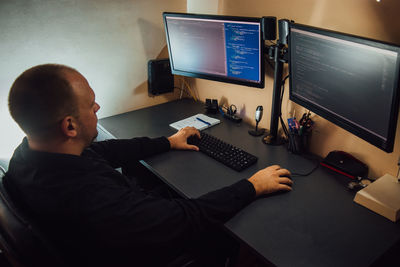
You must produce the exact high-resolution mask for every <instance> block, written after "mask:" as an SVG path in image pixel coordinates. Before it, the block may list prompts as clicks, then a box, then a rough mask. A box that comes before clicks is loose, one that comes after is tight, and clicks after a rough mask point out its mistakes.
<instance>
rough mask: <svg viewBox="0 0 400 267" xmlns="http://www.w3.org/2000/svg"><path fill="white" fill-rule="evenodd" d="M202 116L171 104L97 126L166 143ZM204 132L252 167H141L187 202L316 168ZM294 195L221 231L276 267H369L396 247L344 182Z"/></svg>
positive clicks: (194, 108) (205, 160) (316, 176)
mask: <svg viewBox="0 0 400 267" xmlns="http://www.w3.org/2000/svg"><path fill="white" fill-rule="evenodd" d="M203 111H204V108H203V105H202V104H201V103H195V102H193V101H191V100H179V101H173V102H169V103H166V104H162V105H157V106H153V107H150V108H145V109H141V110H136V111H132V112H128V113H124V114H120V115H116V116H112V117H108V118H104V119H101V120H100V124H101V125H102V126H103V127H104V128H106V129H107V130H108V131H109V132H110V133H112V134H113V135H114V136H116V137H117V138H131V137H139V136H149V137H158V136H161V135H165V136H169V135H171V134H173V133H174V132H175V130H174V129H172V128H170V127H169V126H168V125H169V124H170V123H172V122H175V121H178V120H180V119H183V118H186V117H189V116H191V115H193V114H197V113H201V112H203ZM216 117H218V118H220V119H221V123H220V124H219V125H216V126H213V127H211V128H209V129H206V130H205V131H206V132H208V133H210V134H212V135H215V136H217V137H219V138H221V139H223V140H225V141H226V142H228V143H231V144H233V145H236V146H238V147H241V148H243V149H244V150H246V151H248V152H250V153H252V154H254V155H256V156H258V162H257V164H255V165H253V166H251V167H250V168H248V169H246V170H244V171H242V172H236V171H234V170H232V169H230V168H228V167H225V166H224V165H222V164H221V163H219V162H217V161H216V160H214V159H211V158H209V157H208V156H206V155H204V154H203V153H198V152H194V151H170V152H168V153H163V154H160V155H157V156H154V157H152V158H149V159H146V160H145V162H144V164H145V165H147V167H148V168H150V169H151V170H152V171H153V172H154V173H156V174H157V175H158V176H159V177H160V178H161V179H163V180H164V181H165V182H166V183H167V184H169V185H170V186H171V187H172V188H174V189H175V190H176V191H177V192H179V193H180V194H182V195H183V196H185V197H188V198H192V197H198V196H200V195H202V194H204V193H207V192H209V191H211V190H215V189H218V188H221V187H223V186H226V185H230V184H232V183H234V182H236V181H239V180H240V179H243V178H248V177H250V176H251V175H252V174H253V173H255V172H256V171H257V170H259V169H261V168H264V167H266V166H269V165H272V164H279V165H280V166H282V167H285V168H287V169H289V170H290V171H291V172H296V173H307V172H308V171H309V170H311V169H312V168H313V167H314V166H315V165H316V162H314V161H312V160H308V159H306V158H304V157H301V156H298V155H294V154H291V153H288V152H287V150H286V148H285V147H284V146H266V145H264V144H263V143H262V142H261V138H260V137H252V136H250V135H249V134H248V133H247V130H248V129H249V126H248V125H246V124H244V123H242V124H241V125H237V124H236V123H234V122H231V121H229V120H225V119H223V118H221V116H219V115H216ZM293 181H294V185H293V190H292V192H289V193H280V194H276V195H273V196H268V197H263V198H260V199H257V200H256V201H254V202H253V203H251V204H250V205H249V206H247V207H246V208H245V209H243V210H242V211H241V212H239V213H238V214H237V215H236V216H235V217H234V218H232V219H231V220H230V221H229V222H227V223H226V224H225V226H226V228H227V229H228V230H229V231H231V232H232V233H233V234H234V235H235V236H236V237H238V238H239V239H240V240H241V241H243V242H245V243H246V244H247V245H248V246H250V247H251V248H252V249H254V250H255V251H256V252H257V253H258V254H259V255H261V256H262V257H264V258H265V259H266V260H268V261H269V262H272V263H273V264H275V265H277V266H307V267H309V266H369V265H371V264H372V263H373V262H374V261H375V260H376V259H377V258H378V257H379V256H380V255H382V254H383V253H384V252H385V251H387V250H388V249H389V248H390V247H391V246H392V245H394V244H395V243H396V242H397V241H398V240H400V226H399V223H392V222H390V221H389V220H388V219H386V218H384V217H382V216H379V215H377V214H375V213H373V212H371V211H369V210H368V209H366V208H364V207H362V206H359V205H358V204H356V203H354V202H353V197H354V193H353V192H350V191H348V190H347V189H346V187H345V183H344V180H343V177H341V176H339V175H335V174H333V173H332V172H331V171H329V170H326V169H324V168H319V169H317V170H316V171H315V172H314V173H313V174H311V175H309V176H306V177H293Z"/></svg>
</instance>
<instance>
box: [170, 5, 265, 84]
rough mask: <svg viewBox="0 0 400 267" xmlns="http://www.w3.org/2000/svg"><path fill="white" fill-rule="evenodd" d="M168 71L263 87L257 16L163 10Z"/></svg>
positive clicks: (262, 66) (260, 36) (261, 52)
mask: <svg viewBox="0 0 400 267" xmlns="http://www.w3.org/2000/svg"><path fill="white" fill-rule="evenodd" d="M163 18H164V25H165V32H166V36H167V46H168V52H169V58H170V63H171V72H172V74H178V75H183V76H188V77H195V78H202V79H209V80H215V81H220V82H228V83H235V84H241V85H247V86H253V87H259V88H263V87H264V75H265V74H264V60H263V50H264V43H263V39H262V31H261V18H248V17H229V16H216V15H198V14H185V13H163Z"/></svg>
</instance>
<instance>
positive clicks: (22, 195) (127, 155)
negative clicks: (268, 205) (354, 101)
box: [4, 64, 292, 266]
mask: <svg viewBox="0 0 400 267" xmlns="http://www.w3.org/2000/svg"><path fill="white" fill-rule="evenodd" d="M99 108H100V106H99V105H98V104H97V103H96V101H95V94H94V92H93V90H92V89H91V88H90V86H89V84H88V82H87V81H86V79H85V78H84V77H83V76H82V75H81V74H80V73H79V72H78V71H76V70H74V69H72V68H70V67H67V66H63V65H52V64H47V65H40V66H36V67H33V68H31V69H29V70H27V71H25V72H24V73H22V74H21V75H20V76H19V77H18V78H17V79H16V80H15V82H14V84H13V85H12V87H11V90H10V94H9V109H10V113H11V116H12V117H13V118H14V120H15V121H16V122H17V123H18V124H19V126H20V127H21V128H22V130H23V131H24V132H25V133H26V138H24V140H23V141H22V144H21V145H20V146H19V147H18V148H17V149H16V150H15V152H14V155H13V157H12V159H11V161H10V165H9V170H8V173H7V176H6V179H5V180H4V185H5V187H6V188H7V189H8V190H9V191H10V194H11V195H12V196H13V197H15V198H17V199H18V202H19V203H20V204H21V205H22V206H23V207H24V208H25V209H26V210H27V211H28V212H29V214H30V215H31V216H32V218H33V219H34V220H35V221H36V222H37V224H38V225H39V227H40V228H41V229H42V230H43V231H44V232H45V234H46V235H47V236H48V238H49V239H50V240H51V241H53V242H54V244H55V245H56V246H57V248H58V249H59V250H60V251H61V252H62V253H63V254H64V255H65V256H66V257H65V258H66V259H68V261H69V262H70V264H71V265H73V266H78V265H79V266H125V265H127V266H164V265H165V263H166V262H168V261H169V260H171V259H172V258H174V257H175V256H176V255H179V254H180V253H182V252H183V251H185V249H187V248H188V247H191V246H192V245H193V244H198V243H201V242H202V241H203V240H204V238H203V236H205V235H207V233H209V232H212V231H214V230H215V229H218V226H221V225H222V224H223V223H224V222H226V221H227V220H228V219H229V218H231V217H232V216H233V215H234V214H235V213H236V212H238V211H239V210H240V209H241V208H243V207H244V206H246V205H247V204H249V203H250V202H251V201H252V200H254V198H255V197H256V196H260V195H263V194H268V193H272V192H276V191H281V190H283V191H289V190H291V184H292V181H291V180H290V179H289V178H288V177H289V176H290V172H289V171H288V170H285V169H281V168H280V167H279V166H271V167H268V168H266V169H263V170H260V171H259V172H257V173H256V174H254V175H253V176H252V177H250V178H249V179H245V180H242V181H239V182H237V183H235V184H233V185H231V186H228V187H225V188H222V189H220V190H217V191H214V192H210V193H208V194H205V195H203V196H201V197H199V198H197V199H188V200H186V199H179V198H176V199H173V198H164V197H161V196H159V195H157V194H155V193H152V192H146V191H144V190H143V189H142V188H140V187H139V186H138V185H137V184H136V183H135V180H134V179H132V178H129V177H127V176H125V175H124V174H121V173H120V172H118V171H116V170H115V168H117V167H122V168H123V169H124V168H129V167H130V166H132V165H134V164H136V163H137V162H138V160H141V159H143V158H146V157H149V156H151V155H154V154H157V153H165V152H167V151H168V150H170V149H188V150H198V148H197V147H196V146H193V145H189V144H187V141H186V140H187V138H188V137H189V136H192V135H197V136H199V132H198V131H197V130H196V129H194V128H185V129H182V130H180V131H178V132H177V133H176V134H174V135H172V136H170V137H168V138H165V137H160V138H155V139H150V138H145V137H143V138H134V139H131V140H108V141H104V142H97V143H96V142H94V143H92V141H93V140H94V138H95V137H96V135H97V130H96V124H97V116H96V112H97V111H98V110H99ZM188 179H190V177H188Z"/></svg>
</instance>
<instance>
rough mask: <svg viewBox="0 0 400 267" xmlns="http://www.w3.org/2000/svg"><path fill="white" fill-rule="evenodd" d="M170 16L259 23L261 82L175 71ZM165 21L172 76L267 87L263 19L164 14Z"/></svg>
mask: <svg viewBox="0 0 400 267" xmlns="http://www.w3.org/2000/svg"><path fill="white" fill-rule="evenodd" d="M168 16H173V17H187V18H200V19H214V20H228V21H242V22H255V23H258V24H259V25H260V36H259V38H260V68H261V70H260V81H259V82H256V81H249V80H244V79H236V78H233V77H224V76H219V75H212V74H204V73H196V72H190V71H184V70H177V69H175V68H174V64H173V59H172V57H171V54H172V52H171V49H170V43H169V35H168V27H167V21H166V19H167V17H168ZM163 21H164V29H165V34H166V41H167V47H168V53H169V60H170V65H171V73H172V74H176V75H182V76H186V77H192V78H200V79H207V80H213V81H218V82H225V83H233V84H239V85H245V86H250V87H257V88H260V89H262V88H264V86H265V62H264V40H263V34H262V23H261V22H262V19H261V18H256V17H239V16H222V15H206V14H193V13H175V12H164V13H163Z"/></svg>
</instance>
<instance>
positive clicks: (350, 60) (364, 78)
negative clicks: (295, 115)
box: [289, 23, 400, 152]
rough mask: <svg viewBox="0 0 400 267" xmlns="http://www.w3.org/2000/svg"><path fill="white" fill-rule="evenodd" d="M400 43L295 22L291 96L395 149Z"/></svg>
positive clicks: (292, 28) (381, 145) (389, 149)
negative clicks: (394, 43)
mask: <svg viewBox="0 0 400 267" xmlns="http://www.w3.org/2000/svg"><path fill="white" fill-rule="evenodd" d="M399 54H400V47H399V46H396V45H393V44H388V43H384V42H381V41H376V40H371V39H367V38H363V37H358V36H353V35H348V34H343V33H339V32H333V31H329V30H325V29H320V28H315V27H310V26H306V25H301V24H296V23H292V24H291V25H290V31H289V71H290V99H291V100H292V101H294V102H296V103H298V104H300V105H302V106H304V107H305V108H307V109H309V110H311V111H313V112H314V113H316V114H318V115H320V116H322V117H324V118H326V119H328V120H329V121H331V122H333V123H335V124H337V125H338V126H340V127H342V128H344V129H346V130H348V131H349V132H351V133H353V134H355V135H357V136H358V137H360V138H362V139H364V140H366V141H368V142H369V143H371V144H373V145H375V146H376V147H378V148H380V149H382V150H384V151H386V152H392V151H393V145H394V138H395V133H396V124H397V116H398V111H399V64H400V63H399V62H400V57H399Z"/></svg>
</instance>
